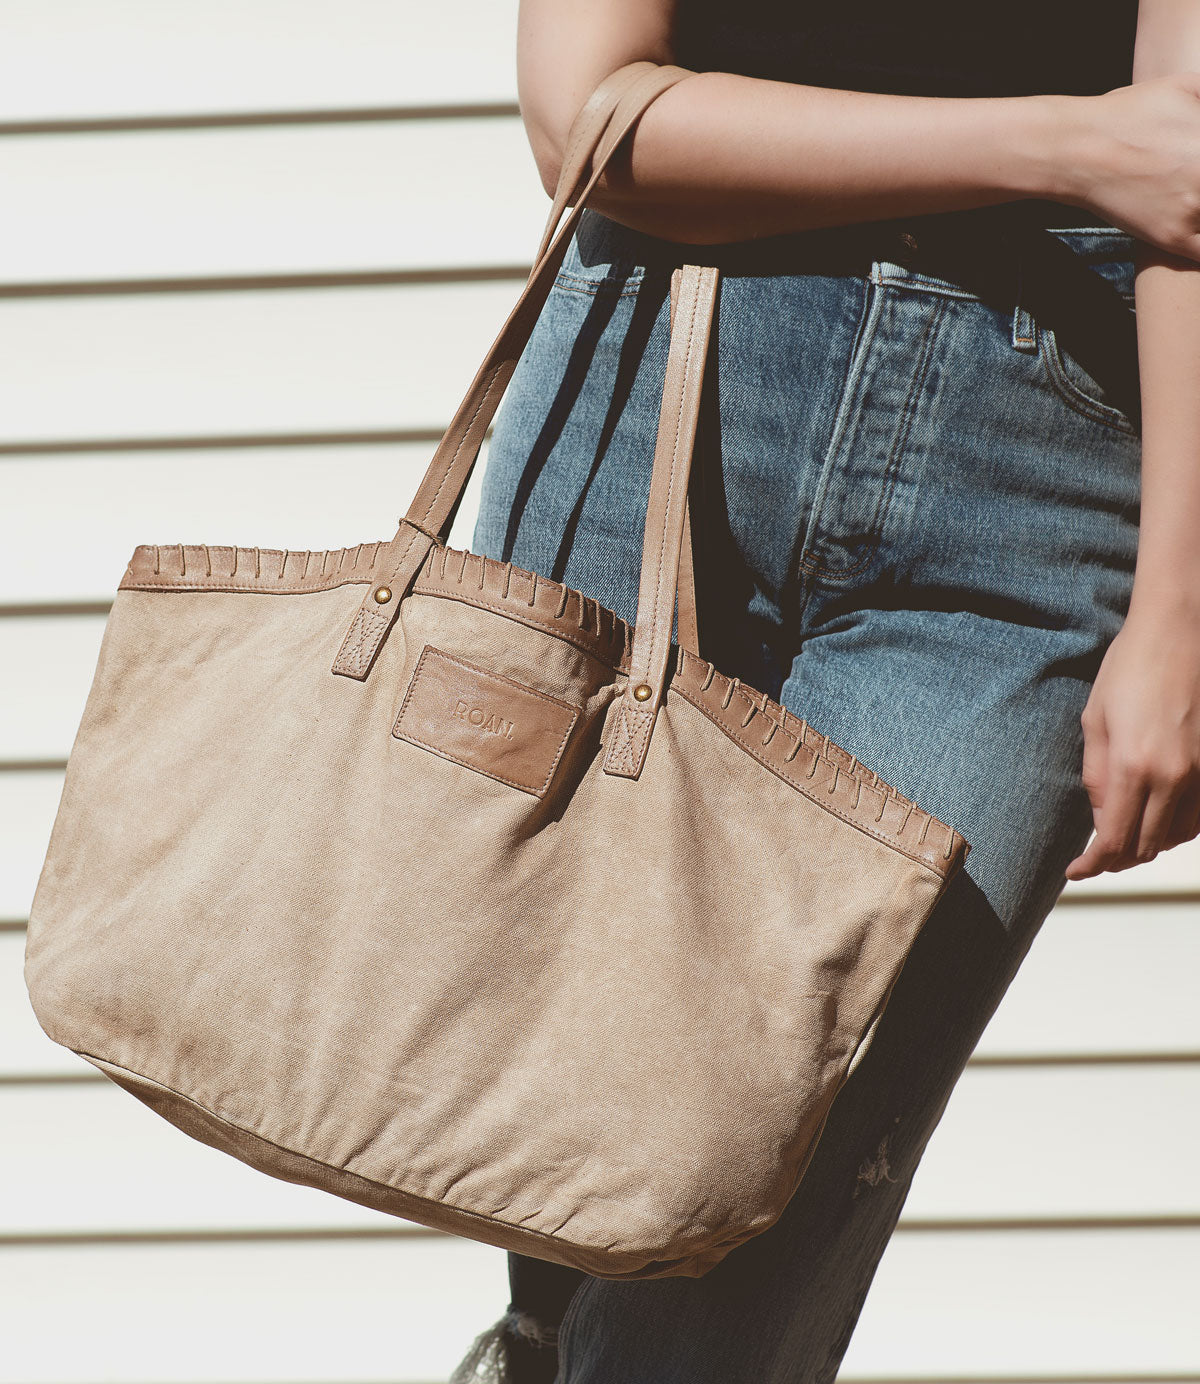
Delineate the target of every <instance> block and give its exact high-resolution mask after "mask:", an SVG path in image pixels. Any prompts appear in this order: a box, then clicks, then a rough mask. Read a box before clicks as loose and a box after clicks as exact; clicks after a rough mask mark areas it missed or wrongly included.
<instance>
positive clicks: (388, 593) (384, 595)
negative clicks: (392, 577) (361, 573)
mask: <svg viewBox="0 0 1200 1384" xmlns="http://www.w3.org/2000/svg"><path fill="white" fill-rule="evenodd" d="M375 599H376V600H377V601H378V602H379V604H380V605H387V603H388V602H389V601H390V600H391V599H392V588H391V587H390V586H377V587H376V588H375Z"/></svg>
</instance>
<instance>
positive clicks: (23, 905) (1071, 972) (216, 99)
mask: <svg viewBox="0 0 1200 1384" xmlns="http://www.w3.org/2000/svg"><path fill="white" fill-rule="evenodd" d="M515 8H516V7H515V3H513V0H457V3H449V2H446V3H442V4H440V5H428V4H421V5H418V4H416V3H413V2H412V0H339V2H338V3H337V4H334V3H333V0H0V30H2V32H3V42H2V43H0V186H2V187H3V191H4V208H5V210H4V214H3V218H2V219H0V669H2V670H3V672H4V674H5V676H4V677H3V680H2V681H0V1131H2V1135H0V1138H2V1144H0V1381H3V1382H4V1384H17V1382H18V1381H20V1382H21V1384H35V1382H36V1384H42V1382H43V1381H44V1382H45V1384H49V1382H50V1381H55V1384H92V1382H93V1381H100V1380H110V1381H120V1384H141V1382H142V1381H161V1382H163V1384H166V1381H188V1382H189V1384H216V1381H233V1380H238V1381H243V1382H248V1381H252V1380H253V1381H263V1382H264V1384H265V1382H266V1381H274V1382H275V1384H281V1381H284V1380H289V1381H326V1382H327V1384H333V1382H334V1381H337V1384H349V1382H350V1381H368V1380H372V1381H375V1380H380V1381H381V1380H390V1381H393V1382H394V1384H395V1382H397V1381H403V1384H416V1382H417V1381H424V1382H425V1384H435V1382H436V1381H439V1380H443V1379H444V1378H445V1376H446V1374H447V1373H448V1371H449V1369H450V1368H451V1366H452V1364H453V1363H454V1362H455V1361H456V1360H457V1358H458V1357H459V1355H460V1354H461V1352H462V1350H463V1349H464V1348H465V1346H466V1344H467V1343H468V1342H469V1340H470V1339H471V1337H472V1336H473V1335H474V1333H475V1332H476V1331H477V1330H479V1329H481V1328H482V1327H483V1326H484V1325H486V1324H487V1323H488V1322H490V1321H491V1320H492V1319H493V1318H494V1317H495V1316H496V1315H498V1314H499V1312H500V1311H501V1310H503V1306H504V1303H505V1300H506V1298H507V1282H506V1278H505V1267H504V1256H503V1254H502V1253H501V1252H500V1251H499V1250H494V1249H491V1248H490V1247H487V1246H481V1245H477V1244H475V1243H474V1242H471V1241H467V1240H459V1239H454V1238H451V1237H448V1236H445V1235H437V1234H433V1233H431V1232H428V1231H426V1230H424V1229H422V1228H421V1227H418V1226H413V1225H410V1224H408V1223H406V1222H401V1221H397V1220H395V1219H394V1218H390V1217H386V1216H382V1215H379V1214H376V1213H374V1212H370V1211H367V1210H365V1209H362V1208H359V1207H355V1206H353V1205H352V1204H350V1203H349V1202H342V1201H340V1200H338V1199H337V1198H334V1197H330V1196H328V1195H326V1194H324V1193H320V1192H316V1191H313V1190H311V1189H307V1188H300V1187H295V1186H292V1185H290V1184H287V1183H283V1182H277V1181H274V1180H273V1179H270V1178H267V1177H265V1176H263V1175H261V1174H259V1173H256V1172H254V1171H252V1170H251V1169H249V1168H246V1167H245V1166H243V1165H242V1164H240V1163H237V1162H236V1161H235V1160H233V1159H230V1158H228V1157H226V1156H225V1155H223V1154H220V1153H217V1152H215V1151H214V1150H212V1149H209V1148H207V1147H205V1146H203V1145H201V1144H198V1143H196V1142H194V1141H192V1140H189V1139H188V1138H186V1137H185V1136H184V1135H182V1134H181V1133H179V1131H177V1130H175V1129H174V1128H173V1127H172V1126H170V1125H168V1124H167V1123H166V1122H165V1121H163V1120H161V1119H160V1118H158V1117H157V1116H155V1115H154V1114H152V1113H151V1112H150V1111H149V1110H148V1109H146V1108H145V1107H143V1106H142V1105H140V1104H139V1103H138V1102H136V1101H134V1100H132V1099H130V1098H129V1097H128V1096H127V1095H126V1094H125V1093H124V1092H122V1091H120V1090H119V1088H117V1087H115V1086H112V1085H111V1084H110V1083H108V1082H107V1081H106V1080H105V1079H104V1078H103V1077H101V1076H99V1075H98V1074H97V1073H95V1072H94V1069H92V1068H91V1067H90V1066H88V1064H86V1063H84V1062H83V1061H82V1060H81V1059H76V1058H74V1057H73V1055H72V1054H70V1053H69V1052H67V1051H65V1050H64V1049H61V1048H58V1047H57V1046H56V1045H55V1044H53V1043H51V1042H50V1041H49V1040H48V1039H47V1038H46V1037H45V1036H44V1035H43V1034H42V1032H41V1030H40V1029H39V1028H38V1026H37V1023H36V1021H35V1020H34V1018H33V1016H32V1013H31V1011H30V1010H29V1006H28V1001H27V999H26V996H25V990H24V984H23V980H22V975H21V964H22V953H23V948H24V930H23V919H24V916H25V914H26V912H27V909H28V905H29V900H30V897H31V895H32V892H33V888H34V884H35V882H36V879H37V872H38V869H39V868H40V864H41V859H42V855H43V852H44V849H45V843H46V839H47V835H48V832H49V828H50V824H51V820H52V818H53V814H54V810H55V807H56V805H57V799H58V793H59V789H60V785H61V777H62V765H63V762H64V760H65V758H66V755H67V752H68V750H69V748H70V744H71V739H72V736H73V734H74V730H75V726H76V723H77V721H78V717H79V714H80V710H81V708H82V704H83V700H84V697H85V695H86V692H87V688H88V684H89V681H90V678H91V673H92V667H93V663H94V660H95V655H96V650H97V648H98V644H99V639H100V634H101V630H102V628H103V622H104V612H105V609H106V604H107V602H108V600H109V599H110V598H111V595H112V592H113V589H114V588H115V586H116V583H117V581H118V580H119V578H120V574H121V572H122V570H123V568H124V565H125V562H126V560H127V558H128V555H129V553H130V551H131V550H132V548H133V547H134V545H135V544H136V543H139V542H145V541H157V540H160V539H165V540H166V541H172V540H173V539H175V538H176V537H179V538H182V539H184V540H186V541H210V542H223V543H242V544H249V545H254V544H259V545H263V546H280V547H292V548H306V547H310V548H327V547H336V546H340V545H343V544H354V543H357V542H360V541H362V540H365V539H375V538H383V537H387V536H388V535H390V533H391V532H392V530H393V528H394V523H395V516H396V515H397V514H398V513H399V512H400V510H401V509H402V508H403V507H404V506H405V505H406V503H407V500H408V498H409V494H410V492H411V490H412V488H413V486H414V485H415V482H416V479H417V476H418V475H419V471H420V468H421V467H423V465H424V464H425V461H426V460H427V458H428V455H429V453H430V450H431V447H432V444H433V443H434V442H435V441H436V439H437V437H438V436H439V435H440V433H441V430H442V428H443V427H444V425H445V422H446V420H447V418H448V415H449V412H450V410H451V409H452V407H453V406H454V405H455V404H456V403H457V402H458V398H459V396H460V394H461V391H462V390H463V389H464V388H465V386H466V384H467V382H468V380H469V379H470V377H471V375H472V374H473V372H474V370H475V368H476V366H477V365H478V362H479V359H480V358H481V356H482V353H483V351H484V349H485V348H486V346H487V345H488V344H489V342H490V341H491V340H492V337H493V336H494V334H495V332H496V330H497V329H498V327H499V325H500V322H501V321H502V320H503V318H504V317H505V315H506V314H507V312H508V310H509V308H510V307H511V305H512V303H513V301H514V300H515V297H516V294H517V292H518V290H519V287H520V283H521V280H522V279H523V276H524V273H525V272H527V270H528V261H529V256H530V255H531V253H532V250H533V249H534V247H535V245H536V243H537V237H538V235H539V234H540V230H541V224H542V220H543V218H544V215H545V211H546V205H547V204H546V199H545V196H544V194H543V192H542V190H541V187H540V185H539V183H538V180H537V176H536V172H535V170H534V168H533V163H532V159H531V158H530V156H529V153H528V147H527V145H526V142H525V137H524V133H523V131H522V129H521V126H520V122H519V119H518V117H517V114H516V105H515V74H514V44H515V38H514V35H515V20H516V15H515ZM473 513H474V503H473V501H472V500H471V498H470V497H469V498H468V501H467V502H466V503H465V504H464V507H463V510H462V512H461V514H460V516H459V519H458V522H457V524H456V526H455V532H454V535H453V541H454V542H456V543H458V544H461V545H466V543H467V542H468V538H469V533H470V526H471V521H472V517H473ZM1198 903H1200V848H1197V847H1196V846H1194V845H1193V846H1190V847H1185V848H1183V849H1180V850H1178V851H1175V852H1172V853H1170V854H1169V855H1167V856H1164V857H1162V858H1160V859H1159V860H1158V861H1156V862H1155V863H1154V864H1152V865H1150V866H1147V867H1144V868H1142V869H1139V870H1136V871H1132V872H1127V873H1124V874H1121V875H1119V876H1107V877H1104V878H1102V879H1100V880H1097V881H1092V882H1089V883H1088V884H1086V885H1079V886H1071V887H1070V888H1069V889H1068V891H1067V893H1066V894H1065V895H1064V897H1063V899H1062V901H1061V902H1060V904H1059V906H1058V907H1057V908H1056V909H1055V911H1054V913H1053V915H1052V916H1051V918H1050V919H1049V920H1048V921H1047V923H1046V925H1045V928H1044V929H1043V932H1042V934H1041V935H1040V936H1039V938H1038V940H1037V941H1036V942H1035V944H1034V947H1033V950H1032V952H1031V953H1030V956H1029V958H1028V960H1027V962H1026V964H1025V967H1024V968H1023V970H1022V972H1021V974H1020V975H1019V977H1018V979H1017V981H1016V983H1015V984H1014V986H1013V988H1012V990H1011V991H1010V993H1009V995H1008V996H1007V997H1006V999H1005V1001H1004V1003H1003V1005H1002V1006H1001V1009H1000V1011H999V1012H998V1013H997V1015H996V1017H995V1019H994V1020H993V1022H992V1024H991V1025H990V1026H989V1029H988V1031H987V1033H986V1035H985V1036H984V1039H983V1042H982V1043H981V1045H980V1048H979V1051H978V1053H977V1054H976V1057H975V1058H974V1059H973V1060H972V1063H971V1065H970V1067H969V1069H968V1071H967V1073H966V1075H965V1076H964V1078H963V1080H962V1082H961V1083H960V1085H959V1087H958V1089H957V1090H956V1092H955V1094H954V1096H953V1098H952V1101H951V1104H950V1106H949V1109H948V1110H947V1113H946V1115H945V1117H944V1119H943V1121H942V1124H941V1126H940V1127H939V1129H938V1130H937V1132H936V1134H935V1136H934V1139H933V1141H932V1143H931V1145H930V1147H929V1151H928V1153H927V1156H926V1158H925V1161H924V1163H923V1164H922V1167H921V1170H920V1173H919V1175H918V1178H917V1180H916V1183H915V1185H914V1188H913V1191H912V1195H911V1197H910V1199H909V1202H908V1204H907V1206H906V1208H905V1214H904V1217H903V1219H902V1221H901V1223H900V1227H899V1230H898V1232H897V1234H896V1237H895V1239H894V1241H893V1243H892V1245H891V1246H890V1247H889V1249H888V1252H887V1255H886V1257H885V1260H884V1263H883V1265H882V1266H881V1269H880V1273H879V1276H878V1278H877V1280H876V1284H875V1287H874V1289H873V1291H872V1293H871V1296H870V1298H869V1299H868V1302H867V1306H866V1309H865V1311H864V1314H863V1318H862V1321H861V1323H860V1327H859V1331H858V1333H857V1335H856V1336H855V1339H854V1342H853V1344H852V1346H851V1349H850V1354H849V1356H848V1358H847V1361H846V1365H845V1370H844V1372H843V1378H844V1379H848V1380H860V1381H861V1380H867V1379H873V1380H885V1379H886V1380H891V1379H896V1380H899V1379H921V1380H928V1381H949V1380H964V1381H966V1380H980V1381H982V1380H991V1381H998V1380H1001V1379H1004V1380H1007V1379H1013V1380H1026V1381H1038V1380H1065V1379H1068V1378H1069V1379H1071V1380H1075V1381H1084V1380H1086V1381H1116V1380H1135V1379H1137V1380H1151V1379H1162V1380H1166V1379H1170V1380H1174V1381H1183V1380H1200V1330H1198V1329H1197V1318H1198V1316H1200V1314H1198V1313H1197V1306H1196V1301H1197V1296H1198V1290H1200V1276H1198V1272H1197V1264H1198V1260H1200V1180H1198V1179H1197V1177H1196V1176H1195V1173H1196V1149H1197V1147H1200V1024H1198V1021H1197V1016H1196V989H1197V983H1196V976H1197V973H1198V970H1200V932H1198V930H1197V919H1198V909H1197V904H1198Z"/></svg>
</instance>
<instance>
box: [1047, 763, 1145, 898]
mask: <svg viewBox="0 0 1200 1384" xmlns="http://www.w3.org/2000/svg"><path fill="white" fill-rule="evenodd" d="M1146 801H1147V794H1146V791H1145V789H1144V788H1143V787H1142V786H1141V784H1140V782H1139V780H1138V779H1137V778H1136V777H1133V776H1127V775H1117V774H1110V775H1109V780H1108V782H1107V784H1106V787H1105V794H1104V802H1103V805H1102V806H1101V808H1100V810H1099V811H1098V812H1096V814H1095V819H1096V834H1095V835H1094V836H1093V837H1092V839H1091V841H1090V842H1089V843H1088V846H1087V849H1086V850H1085V851H1084V853H1083V854H1082V855H1081V856H1078V857H1077V858H1076V859H1075V860H1073V861H1072V862H1071V864H1070V865H1068V866H1067V872H1066V873H1067V878H1068V879H1085V878H1087V876H1089V875H1098V874H1100V873H1102V872H1103V871H1105V870H1127V869H1128V868H1129V867H1130V866H1131V865H1138V864H1141V863H1142V862H1141V861H1140V860H1139V859H1138V840H1139V836H1140V831H1141V824H1142V817H1143V813H1144V811H1145V807H1146Z"/></svg>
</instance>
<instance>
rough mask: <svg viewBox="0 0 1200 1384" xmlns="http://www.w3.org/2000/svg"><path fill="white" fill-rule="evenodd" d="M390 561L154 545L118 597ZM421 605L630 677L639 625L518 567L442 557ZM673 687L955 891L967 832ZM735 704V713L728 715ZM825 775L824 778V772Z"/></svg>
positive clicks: (672, 683)
mask: <svg viewBox="0 0 1200 1384" xmlns="http://www.w3.org/2000/svg"><path fill="white" fill-rule="evenodd" d="M381 550H386V544H384V543H360V544H359V545H358V547H356V548H337V549H332V550H330V551H329V552H324V553H319V552H318V553H312V552H286V551H281V550H278V549H269V548H224V547H209V546H206V545H203V544H197V545H180V544H172V545H170V546H154V545H145V546H142V547H139V548H137V549H136V550H135V552H134V555H133V558H132V560H131V561H130V563H129V567H128V569H127V570H126V573H125V576H124V578H123V579H122V581H121V584H120V585H121V589H122V590H133V591H184V592H187V591H244V592H253V593H258V594H266V595H280V596H294V595H301V594H304V593H306V592H312V591H329V590H332V589H334V588H336V587H339V586H345V585H349V584H351V583H355V582H370V581H374V580H377V579H378V578H379V577H380V576H381V574H382V568H378V569H377V567H376V562H377V560H378V558H379V555H380V552H381ZM411 594H412V595H414V596H418V595H419V596H434V597H441V598H444V599H448V600H454V601H462V602H463V603H465V604H467V605H471V606H475V607H476V608H478V609H480V610H490V611H494V612H495V613H496V614H497V615H501V616H503V617H504V618H506V619H509V620H515V621H517V622H518V623H519V624H522V625H527V626H529V627H530V628H531V629H536V630H541V631H543V632H544V633H546V634H548V635H551V636H552V637H553V638H555V639H561V640H563V641H564V642H566V643H568V644H571V645H573V646H574V647H575V648H577V649H579V650H581V651H582V652H583V653H586V654H590V655H591V656H592V657H593V658H596V659H598V660H599V661H600V662H601V663H603V664H604V665H605V666H606V667H608V668H611V669H612V670H613V671H614V672H615V673H618V674H628V672H629V668H630V655H631V651H632V646H633V626H632V625H630V624H629V623H628V622H627V621H625V620H622V619H621V618H620V617H619V616H618V615H616V614H614V613H613V612H612V611H611V610H609V609H608V608H607V607H605V606H602V605H601V604H600V603H599V602H598V601H597V600H595V599H594V598H593V597H590V596H585V595H583V594H582V593H581V592H579V591H577V590H575V589H573V588H572V587H568V586H564V585H563V584H562V583H561V582H556V581H551V580H550V579H549V578H547V577H541V576H538V575H537V574H536V573H534V572H527V571H525V570H524V569H523V568H520V567H514V566H513V565H512V563H511V562H500V561H498V560H497V559H495V558H490V557H484V556H483V555H482V554H479V553H472V552H468V551H465V550H462V549H455V548H447V547H444V546H443V547H438V548H432V549H431V550H430V552H429V554H428V555H427V556H426V558H425V560H424V562H423V563H422V565H421V568H420V571H419V572H418V573H417V577H416V580H415V582H414V583H413V586H412V591H411ZM667 686H668V688H669V689H671V690H673V691H676V692H678V693H679V694H680V695H681V696H682V697H684V698H685V699H686V700H687V701H689V702H691V703H692V705H694V706H695V707H696V708H697V709H698V710H700V711H701V712H703V714H704V715H705V716H707V717H708V719H709V720H711V721H713V722H715V723H716V724H717V725H718V726H719V727H720V728H721V729H722V730H723V731H724V732H725V733H726V734H727V735H728V736H729V737H730V738H731V739H732V740H734V741H736V742H737V744H738V745H740V746H741V747H742V748H743V749H744V750H746V751H747V753H749V754H750V755H751V756H752V757H753V758H755V759H757V760H758V761H759V763H761V764H762V765H763V766H764V767H765V768H767V769H769V770H770V771H771V772H772V773H774V774H776V775H777V776H778V777H779V778H781V779H783V780H784V781H785V782H787V783H790V784H791V785H792V786H793V787H794V788H796V789H798V790H799V791H800V792H801V793H803V794H804V795H805V796H806V797H808V798H809V799H810V800H812V801H813V802H816V803H817V804H819V805H820V806H821V807H823V808H825V809H826V810H828V811H830V812H833V813H834V814H835V815H836V816H841V817H844V818H845V819H846V820H847V821H850V822H852V823H853V824H854V825H855V826H858V827H861V828H862V830H864V831H866V832H867V833H868V834H869V835H871V836H874V837H875V838H876V839H877V840H880V841H883V842H886V844H888V845H890V846H893V847H895V848H896V849H897V850H899V851H900V852H901V853H902V854H903V855H907V856H908V857H909V858H910V859H912V860H916V861H918V862H920V863H921V864H924V865H927V866H928V867H929V868H930V869H932V870H934V871H936V872H937V874H939V875H940V876H941V877H942V878H944V879H948V878H949V877H950V876H951V875H952V874H953V873H954V871H955V870H956V869H957V868H958V866H959V865H960V864H961V863H962V860H963V859H964V858H965V856H966V852H967V850H968V849H969V847H968V846H967V844H966V842H965V841H964V839H963V837H962V835H961V834H960V833H959V832H957V831H955V830H954V829H953V828H952V827H950V826H949V825H947V824H946V823H944V822H942V821H940V820H939V819H938V818H936V817H932V816H930V814H929V813H927V812H924V811H922V810H921V809H920V808H919V807H917V805H916V804H915V803H914V802H913V801H912V800H911V799H909V798H906V797H904V795H903V794H901V793H899V792H897V790H896V789H894V788H893V787H892V786H891V785H890V784H888V783H886V782H885V781H884V780H883V779H881V778H880V777H879V776H878V775H877V774H875V773H874V772H873V771H872V770H870V769H868V768H867V767H866V766H865V765H862V764H860V763H859V762H858V760H857V758H856V757H855V756H854V755H852V754H850V753H849V751H847V750H844V749H842V748H841V746H839V745H837V744H836V743H835V742H833V741H832V740H830V739H829V737H828V736H827V735H822V734H821V732H819V731H818V730H816V728H815V727H813V726H810V725H809V724H808V723H807V722H806V721H804V720H803V719H802V718H801V717H799V716H796V715H794V714H793V713H792V712H790V711H788V710H787V709H786V708H785V707H782V706H781V705H780V704H779V703H778V702H774V701H772V700H771V699H770V698H769V697H767V696H766V694H765V693H762V692H758V691H756V690H755V689H754V688H751V687H748V686H747V685H746V684H745V683H743V682H741V681H740V680H738V679H736V678H728V677H726V676H724V674H721V673H718V672H716V671H715V670H714V669H713V666H712V664H710V663H708V662H707V661H706V660H705V659H702V658H698V657H696V655H694V654H692V653H690V652H688V651H687V650H686V649H681V650H678V658H677V661H676V667H675V671H674V675H673V677H671V678H670V680H669V681H668V683H667ZM731 687H732V689H733V690H732V692H731V691H730V688H731ZM727 697H728V698H729V701H728V705H724V704H723V703H724V702H725V699H726V698H727ZM751 708H753V712H754V715H756V716H758V717H759V718H760V720H761V718H765V719H766V720H768V721H770V722H773V723H774V724H775V725H776V727H777V729H778V732H779V733H778V734H775V735H773V736H771V738H769V739H768V741H767V743H766V744H765V745H764V744H762V743H761V742H762V741H763V740H764V738H765V735H764V733H763V732H762V731H761V730H760V728H759V727H758V726H754V725H753V716H750V717H748V715H747V713H748V712H749V711H750V710H751ZM743 722H746V724H745V725H743ZM781 736H782V738H780V737H781ZM793 745H795V746H797V748H796V749H793V748H792V746H793ZM801 755H803V758H801ZM818 764H823V765H824V766H825V768H824V769H821V770H818V768H817V766H818ZM518 786H519V785H518Z"/></svg>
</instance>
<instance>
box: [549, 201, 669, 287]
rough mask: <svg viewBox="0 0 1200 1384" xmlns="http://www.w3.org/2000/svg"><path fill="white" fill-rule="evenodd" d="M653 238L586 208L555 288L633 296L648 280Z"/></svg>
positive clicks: (556, 279) (560, 269)
mask: <svg viewBox="0 0 1200 1384" xmlns="http://www.w3.org/2000/svg"><path fill="white" fill-rule="evenodd" d="M649 239H651V237H646V236H643V235H642V234H641V233H640V232H638V231H635V230H633V229H631V228H630V227H628V226H623V225H621V223H620V222H619V221H613V220H611V219H610V218H609V217H607V216H602V215H601V214H600V213H599V212H595V211H592V209H591V208H590V207H587V208H585V209H584V212H583V215H582V216H581V217H580V218H579V222H578V224H577V225H576V227H575V233H574V235H572V237H571V239H570V241H569V242H568V243H567V251H566V254H565V255H564V256H563V262H562V265H561V266H560V267H559V271H558V275H557V276H556V278H555V280H554V287H555V288H557V289H562V290H564V291H565V292H568V293H590V294H601V293H603V294H609V293H611V294H618V295H627V296H630V297H632V296H633V295H635V294H636V293H637V291H638V289H639V288H640V287H641V284H642V280H643V279H644V278H645V274H646V263H647V260H648V259H649V258H650V255H649V254H648V253H647V248H648V247H646V246H645V245H644V244H643V242H644V241H647V240H649Z"/></svg>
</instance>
